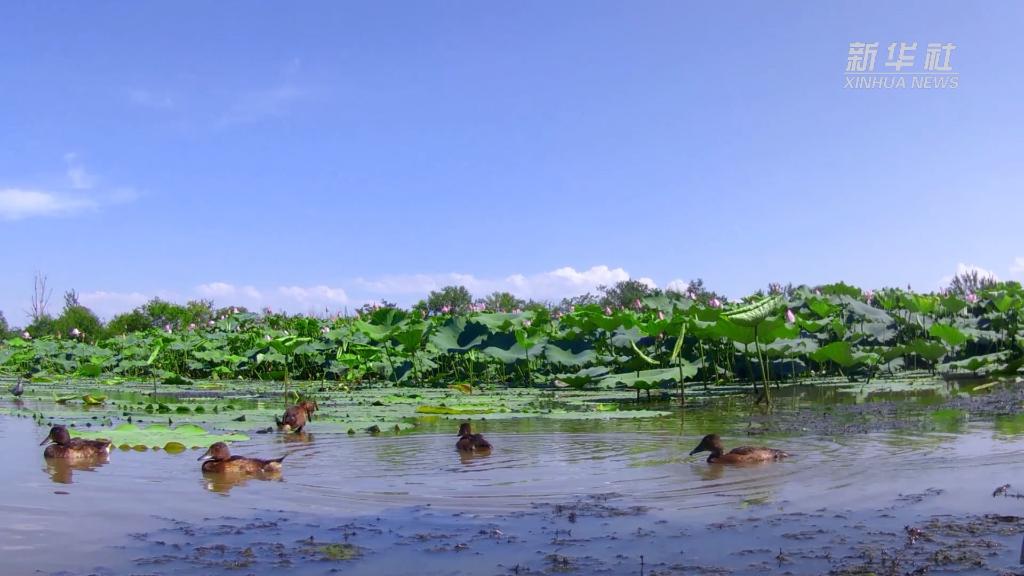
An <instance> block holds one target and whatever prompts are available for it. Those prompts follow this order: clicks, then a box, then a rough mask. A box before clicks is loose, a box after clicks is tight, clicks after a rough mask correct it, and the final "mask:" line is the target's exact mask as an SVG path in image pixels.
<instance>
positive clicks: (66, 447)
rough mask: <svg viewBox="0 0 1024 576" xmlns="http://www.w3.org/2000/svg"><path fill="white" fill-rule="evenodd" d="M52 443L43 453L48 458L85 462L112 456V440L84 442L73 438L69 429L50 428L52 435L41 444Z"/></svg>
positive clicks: (62, 427)
mask: <svg viewBox="0 0 1024 576" xmlns="http://www.w3.org/2000/svg"><path fill="white" fill-rule="evenodd" d="M47 443H50V445H49V446H47V447H46V450H44V451H43V456H45V457H47V458H66V459H68V460H85V459H88V458H101V457H104V456H106V455H107V454H110V440H84V439H82V438H72V437H71V434H69V433H68V429H67V428H65V427H64V426H61V425H57V426H54V427H53V428H50V433H49V434H48V435H47V436H46V438H43V441H42V442H40V443H39V445H40V446H42V445H43V444H47Z"/></svg>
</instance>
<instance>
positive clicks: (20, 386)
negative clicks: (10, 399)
mask: <svg viewBox="0 0 1024 576" xmlns="http://www.w3.org/2000/svg"><path fill="white" fill-rule="evenodd" d="M9 390H10V392H11V394H14V397H15V398H19V397H21V395H22V394H24V393H25V384H24V383H22V381H21V378H18V381H17V382H16V383H15V384H14V386H11V387H10V388H9Z"/></svg>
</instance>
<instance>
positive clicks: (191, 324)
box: [188, 322, 196, 330]
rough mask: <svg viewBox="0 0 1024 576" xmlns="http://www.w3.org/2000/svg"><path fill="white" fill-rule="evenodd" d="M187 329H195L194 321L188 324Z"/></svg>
mask: <svg viewBox="0 0 1024 576" xmlns="http://www.w3.org/2000/svg"><path fill="white" fill-rule="evenodd" d="M188 329H189V330H195V329H196V323H195V322H192V323H190V324H189V325H188Z"/></svg>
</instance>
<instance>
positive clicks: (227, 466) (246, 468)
mask: <svg viewBox="0 0 1024 576" xmlns="http://www.w3.org/2000/svg"><path fill="white" fill-rule="evenodd" d="M284 458H285V457H284V456H281V457H280V458H275V459H274V460H259V459H257V458H246V457H244V456H232V455H231V451H230V450H228V445H227V444H225V443H223V442H217V443H215V444H213V445H212V446H210V448H209V449H207V450H206V452H205V453H204V454H203V455H202V456H200V457H199V460H206V462H203V472H214V473H219V472H227V473H240V474H259V473H261V472H280V471H281V462H282V461H283V460H284Z"/></svg>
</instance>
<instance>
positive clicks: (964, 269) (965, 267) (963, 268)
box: [939, 262, 1013, 288]
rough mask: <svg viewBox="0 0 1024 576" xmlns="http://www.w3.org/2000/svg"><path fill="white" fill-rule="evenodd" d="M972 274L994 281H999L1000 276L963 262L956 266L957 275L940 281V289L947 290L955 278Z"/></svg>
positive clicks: (945, 277)
mask: <svg viewBox="0 0 1024 576" xmlns="http://www.w3.org/2000/svg"><path fill="white" fill-rule="evenodd" d="M1010 270H1011V271H1012V270H1013V268H1011V269H1010ZM971 272H977V273H978V277H979V278H990V279H992V280H999V276H997V275H996V273H995V272H993V271H991V270H988V269H986V268H982V267H981V266H975V265H973V264H964V263H963V262H960V263H958V264H957V265H956V274H951V275H949V276H943V277H942V278H940V279H939V288H945V287H946V286H949V283H950V282H952V281H953V278H954V277H956V276H959V275H961V274H968V273H971Z"/></svg>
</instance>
